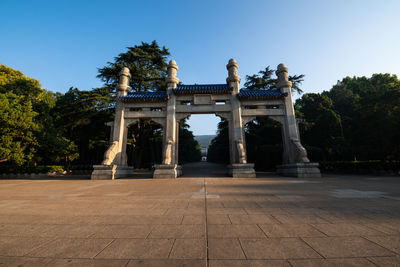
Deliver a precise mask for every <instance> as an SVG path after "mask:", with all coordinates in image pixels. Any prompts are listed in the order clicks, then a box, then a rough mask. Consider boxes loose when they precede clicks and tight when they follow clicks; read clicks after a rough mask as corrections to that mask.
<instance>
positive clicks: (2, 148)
mask: <svg viewBox="0 0 400 267" xmlns="http://www.w3.org/2000/svg"><path fill="white" fill-rule="evenodd" d="M36 116H37V113H36V112H34V111H33V110H32V104H31V102H30V101H29V100H27V99H24V97H23V96H18V95H16V94H14V93H12V92H7V93H0V162H8V163H11V164H16V165H22V164H24V163H25V162H27V161H30V160H31V159H32V158H33V156H34V154H35V148H36V147H37V141H36V138H35V135H34V132H35V131H36V130H37V128H38V126H37V124H36V123H35V122H34V119H35V117H36Z"/></svg>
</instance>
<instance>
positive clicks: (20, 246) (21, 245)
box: [0, 237, 53, 256]
mask: <svg viewBox="0 0 400 267" xmlns="http://www.w3.org/2000/svg"><path fill="white" fill-rule="evenodd" d="M52 240H53V239H50V238H37V237H36V238H25V237H7V238H0V255H1V256H23V255H26V254H27V253H29V252H30V251H32V250H33V249H35V248H38V247H40V246H42V245H44V244H46V243H48V242H50V241H52Z"/></svg>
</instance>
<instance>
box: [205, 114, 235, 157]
mask: <svg viewBox="0 0 400 267" xmlns="http://www.w3.org/2000/svg"><path fill="white" fill-rule="evenodd" d="M229 158H230V156H229V128H228V121H226V120H221V122H220V123H218V131H217V136H216V137H215V138H214V139H213V140H212V141H211V144H210V145H209V146H208V154H207V161H209V162H215V163H224V164H228V163H229Z"/></svg>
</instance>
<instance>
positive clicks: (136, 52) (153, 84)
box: [97, 41, 170, 92]
mask: <svg viewBox="0 0 400 267" xmlns="http://www.w3.org/2000/svg"><path fill="white" fill-rule="evenodd" d="M127 49H128V51H126V52H124V53H120V54H119V55H118V56H117V57H115V59H114V62H108V63H107V66H105V67H103V68H100V69H99V75H97V77H98V78H100V79H101V80H102V81H103V82H104V83H105V86H106V87H107V88H110V89H111V90H114V89H115V88H116V86H117V84H118V79H119V72H120V71H121V69H122V68H123V67H127V68H129V70H130V72H131V79H130V86H131V88H132V90H134V91H137V92H146V91H159V90H164V91H165V88H166V83H165V77H166V75H167V61H166V60H167V57H168V56H169V55H170V53H169V51H168V49H167V48H165V47H164V46H163V47H162V48H160V46H159V45H158V44H157V42H156V41H153V42H152V43H151V44H149V43H146V42H142V44H141V45H135V46H133V47H128V48H127Z"/></svg>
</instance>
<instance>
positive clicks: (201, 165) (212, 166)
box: [181, 161, 228, 178]
mask: <svg viewBox="0 0 400 267" xmlns="http://www.w3.org/2000/svg"><path fill="white" fill-rule="evenodd" d="M227 171H228V170H227V166H226V165H225V164H216V163H210V162H204V161H200V162H194V163H187V164H183V165H182V176H181V177H182V178H191V177H193V178H199V177H210V178H214V177H228V174H227Z"/></svg>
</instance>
